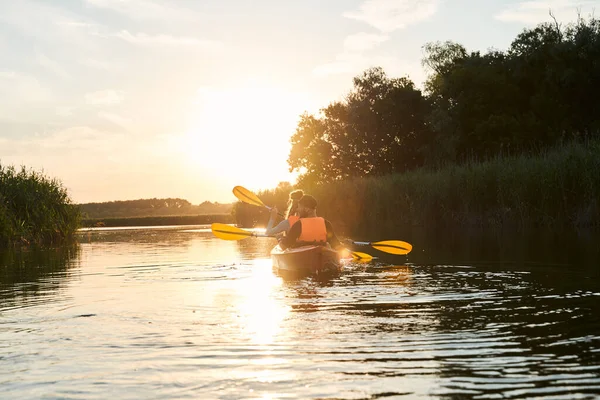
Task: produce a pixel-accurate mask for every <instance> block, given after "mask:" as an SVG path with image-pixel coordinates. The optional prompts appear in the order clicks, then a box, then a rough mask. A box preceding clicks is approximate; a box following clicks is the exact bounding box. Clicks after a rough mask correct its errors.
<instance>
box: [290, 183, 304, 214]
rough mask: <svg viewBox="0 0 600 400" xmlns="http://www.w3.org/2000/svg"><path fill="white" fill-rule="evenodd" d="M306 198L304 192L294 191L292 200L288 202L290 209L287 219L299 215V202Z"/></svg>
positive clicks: (291, 195) (291, 196)
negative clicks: (303, 197)
mask: <svg viewBox="0 0 600 400" xmlns="http://www.w3.org/2000/svg"><path fill="white" fill-rule="evenodd" d="M302 196H304V192H303V191H302V190H294V191H293V192H291V193H290V198H289V200H288V209H287V212H286V213H285V217H286V218H288V217H289V216H290V215H296V214H298V201H299V200H300V199H301V198H302Z"/></svg>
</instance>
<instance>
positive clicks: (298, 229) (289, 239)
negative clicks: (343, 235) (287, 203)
mask: <svg viewBox="0 0 600 400" xmlns="http://www.w3.org/2000/svg"><path fill="white" fill-rule="evenodd" d="M298 216H299V217H300V220H299V221H298V222H296V223H295V224H294V225H292V226H291V228H290V230H289V231H288V233H287V235H286V236H285V237H284V238H283V239H281V241H279V246H280V247H281V248H282V249H284V250H285V249H286V248H288V247H300V246H306V245H322V246H325V245H327V244H329V245H330V246H331V247H332V248H334V249H336V250H338V249H342V248H343V247H344V245H343V244H342V243H341V242H340V240H339V239H338V237H337V236H336V235H335V232H334V231H333V225H332V224H331V222H329V221H327V220H326V219H325V218H322V217H317V200H316V199H315V198H314V197H313V196H311V195H309V194H305V195H304V196H302V198H301V199H300V200H299V201H298Z"/></svg>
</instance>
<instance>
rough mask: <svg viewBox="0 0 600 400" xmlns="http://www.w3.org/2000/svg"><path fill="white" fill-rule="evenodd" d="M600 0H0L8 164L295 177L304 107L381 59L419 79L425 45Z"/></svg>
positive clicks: (265, 180) (143, 173) (73, 176)
mask: <svg viewBox="0 0 600 400" xmlns="http://www.w3.org/2000/svg"><path fill="white" fill-rule="evenodd" d="M599 7H600V0H596V1H593V0H551V1H512V0H486V1H474V0H343V1H342V0H327V1H323V0H303V1H282V0H254V1H247V0H202V1H198V0H53V1H46V0H39V1H34V0H14V1H13V0H0V54H2V57H0V164H1V165H3V166H7V165H15V166H17V167H18V166H21V165H24V166H26V167H28V168H32V169H34V170H37V171H42V172H43V173H45V174H46V175H47V176H48V177H51V178H58V179H59V180H60V181H61V182H62V184H63V186H64V187H65V188H66V189H67V191H68V193H69V194H70V196H71V199H72V200H73V201H74V202H75V203H87V202H103V201H114V200H133V199H141V198H166V197H179V198H183V199H186V200H188V201H190V202H192V203H193V204H198V203H201V202H203V201H211V202H215V201H217V202H231V201H234V200H235V197H234V196H233V194H232V192H231V190H232V188H233V187H234V186H236V185H241V186H245V187H247V188H249V189H250V190H259V189H268V188H274V187H276V186H277V184H278V183H279V182H281V181H289V182H292V183H293V182H294V180H295V177H296V174H294V173H290V172H289V167H288V164H287V158H288V154H289V150H290V142H289V141H290V137H291V136H292V135H293V134H294V132H295V128H296V126H297V123H298V121H299V117H300V115H301V114H303V113H304V112H308V113H311V114H316V113H318V111H319V109H321V108H324V107H326V106H327V105H328V104H329V103H331V102H333V101H337V100H341V99H342V98H343V97H344V95H345V94H346V93H348V92H349V91H350V90H351V88H352V78H353V77H354V76H357V75H359V74H360V73H361V72H363V71H364V70H365V69H367V68H369V67H375V66H380V67H383V69H384V70H385V71H386V73H387V74H388V75H389V76H391V77H400V76H408V77H409V78H410V79H412V80H413V81H414V82H415V84H416V85H417V86H418V87H422V84H423V81H424V80H425V79H426V77H427V71H426V70H425V69H424V68H423V67H422V65H421V60H422V58H423V45H425V44H426V43H428V42H434V41H446V40H452V41H454V42H458V43H460V44H462V45H464V46H465V47H466V48H467V50H469V51H477V50H479V51H483V52H485V51H487V50H489V49H498V50H506V49H507V48H508V47H509V46H510V43H511V42H512V40H513V39H514V38H515V37H516V36H517V35H518V34H519V33H520V32H522V31H523V29H526V28H531V27H534V26H535V25H536V24H538V23H540V22H548V21H550V16H549V15H548V12H549V10H552V13H553V14H554V16H555V17H556V18H557V20H558V21H559V22H560V23H562V24H567V23H569V22H573V21H575V20H576V18H577V15H578V13H579V14H581V15H582V16H584V17H587V16H589V15H592V14H593V13H594V10H595V9H596V8H599Z"/></svg>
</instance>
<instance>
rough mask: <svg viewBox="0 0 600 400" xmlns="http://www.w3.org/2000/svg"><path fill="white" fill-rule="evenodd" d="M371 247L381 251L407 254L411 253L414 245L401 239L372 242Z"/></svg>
mask: <svg viewBox="0 0 600 400" xmlns="http://www.w3.org/2000/svg"><path fill="white" fill-rule="evenodd" d="M371 247H373V248H374V249H377V250H379V251H383V252H385V253H390V254H398V255H405V254H408V253H410V251H411V250H412V245H411V244H410V243H407V242H403V241H401V240H384V241H382V242H374V243H371Z"/></svg>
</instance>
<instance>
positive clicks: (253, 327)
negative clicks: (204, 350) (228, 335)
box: [238, 259, 289, 345]
mask: <svg viewBox="0 0 600 400" xmlns="http://www.w3.org/2000/svg"><path fill="white" fill-rule="evenodd" d="M271 268H272V263H271V259H257V260H254V267H253V274H252V276H251V277H250V278H249V279H248V280H245V281H244V284H243V285H242V286H240V288H239V291H240V298H239V300H240V301H239V304H238V309H239V314H240V315H241V316H242V318H243V325H244V326H245V327H244V330H245V331H246V332H247V334H248V335H250V339H251V341H252V342H253V343H256V344H263V345H267V344H272V343H273V342H274V341H275V336H276V335H277V334H278V333H279V332H280V331H281V323H282V322H283V321H284V319H285V317H286V315H287V314H288V313H289V306H287V305H285V304H283V303H282V302H281V301H279V300H278V299H277V298H276V297H275V295H276V293H277V289H278V288H279V287H280V286H281V279H280V278H278V277H276V276H275V275H274V274H273V272H272V270H271Z"/></svg>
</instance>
